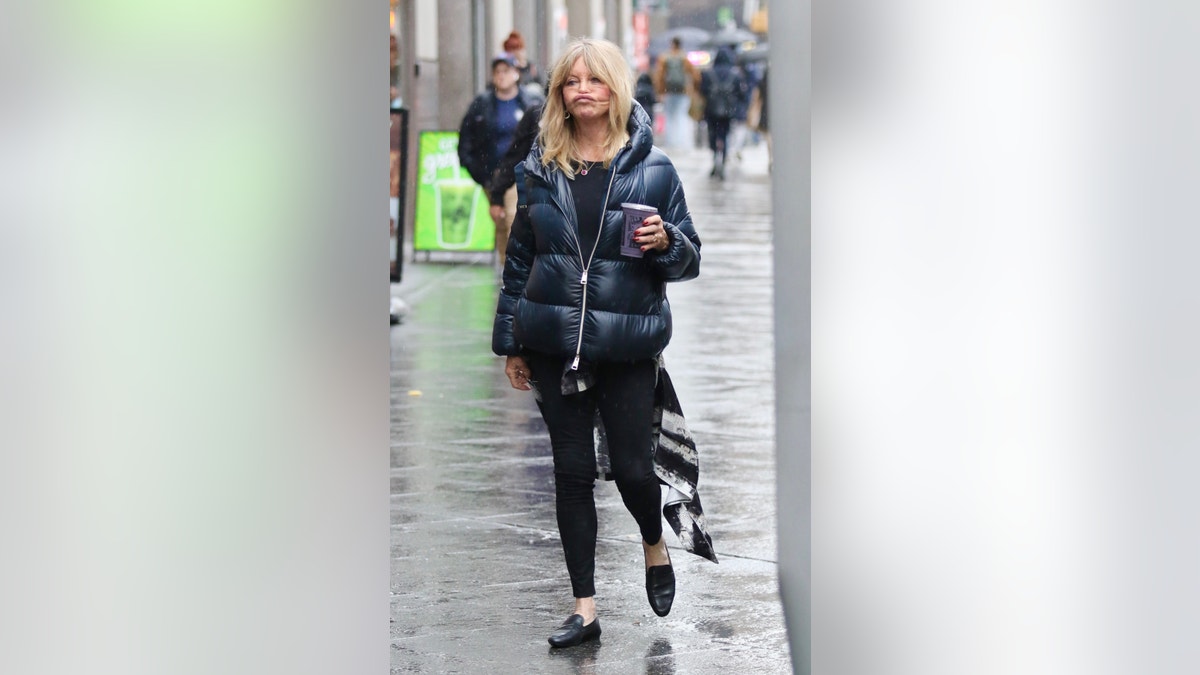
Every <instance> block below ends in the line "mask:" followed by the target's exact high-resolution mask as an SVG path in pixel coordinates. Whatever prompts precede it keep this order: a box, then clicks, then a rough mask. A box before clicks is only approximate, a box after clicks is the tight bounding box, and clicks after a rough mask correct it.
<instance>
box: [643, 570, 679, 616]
mask: <svg viewBox="0 0 1200 675" xmlns="http://www.w3.org/2000/svg"><path fill="white" fill-rule="evenodd" d="M646 597H647V598H649V599H650V609H653V610H654V613H655V614H657V615H659V616H666V615H667V614H669V613H670V612H671V603H672V602H674V601H675V569H674V568H673V567H671V566H670V565H655V566H653V567H647V568H646Z"/></svg>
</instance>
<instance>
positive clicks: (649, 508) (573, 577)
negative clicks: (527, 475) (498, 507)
mask: <svg viewBox="0 0 1200 675" xmlns="http://www.w3.org/2000/svg"><path fill="white" fill-rule="evenodd" d="M632 90H633V81H632V74H631V72H630V69H629V66H628V65H627V64H626V61H625V58H624V56H623V55H622V53H621V51H620V49H619V48H617V46H616V45H614V44H612V43H611V42H607V41H604V40H593V39H580V40H576V41H574V42H572V43H570V44H569V45H568V46H567V48H566V50H565V52H564V53H563V55H562V56H561V57H560V58H559V60H558V62H557V63H556V64H555V65H554V67H553V69H552V70H551V73H550V85H549V93H548V96H547V99H546V105H545V108H544V109H543V112H542V117H541V122H540V133H539V135H538V139H537V142H536V143H535V144H534V146H533V148H532V150H531V151H530V153H529V156H528V157H527V158H526V159H525V161H524V162H523V163H522V164H521V165H520V166H519V167H518V186H519V187H520V188H521V196H520V200H519V204H520V205H519V207H518V215H517V218H516V220H515V221H514V222H513V232H512V238H511V240H510V243H509V253H508V259H507V263H506V265H505V268H504V286H503V288H502V289H501V291H500V299H499V303H498V306H497V310H496V321H495V327H494V331H493V336H492V349H493V350H494V351H495V352H496V353H497V354H500V355H503V356H506V357H507V360H506V363H505V373H506V374H507V376H508V378H509V381H510V383H511V384H512V386H513V387H514V388H516V389H520V390H526V391H528V390H530V389H532V390H533V391H534V397H535V399H536V400H537V404H538V407H539V409H540V411H541V413H542V418H543V419H544V420H545V423H546V426H547V428H548V430H549V432H550V445H551V448H552V452H553V459H554V483H555V513H556V516H557V520H558V529H559V534H560V536H561V538H562V546H563V553H564V557H565V559H566V564H567V572H568V574H569V576H570V581H571V590H572V593H573V595H574V598H575V601H574V608H573V610H572V613H571V615H570V616H569V618H568V619H567V621H566V622H565V623H563V625H562V626H561V627H560V628H559V629H558V630H557V631H556V632H554V633H553V634H552V635H551V636H550V638H549V642H550V644H551V645H552V646H554V647H568V646H572V645H576V644H579V643H580V642H583V641H586V640H592V639H595V638H598V637H599V636H600V621H599V619H598V618H597V616H596V604H595V594H596V588H595V579H594V576H595V554H596V535H597V518H596V505H595V501H594V498H593V494H592V489H593V486H594V483H595V480H596V478H597V469H596V467H597V453H596V448H595V446H594V441H593V439H594V436H593V431H594V425H595V421H596V417H597V413H598V415H599V418H600V421H601V423H602V425H603V430H604V434H603V438H604V439H605V441H606V443H607V448H606V451H607V456H608V460H609V465H610V466H611V473H612V477H613V478H614V479H615V481H616V484H617V488H618V490H619V492H620V494H621V499H622V501H623V502H624V504H625V507H626V508H627V509H628V511H629V513H630V514H631V515H632V516H633V517H634V519H635V521H636V522H637V525H638V528H639V530H640V532H641V537H642V547H643V553H644V558H645V565H646V592H647V598H648V600H649V602H650V606H651V608H652V609H653V610H654V612H655V613H656V614H657V615H659V616H666V614H667V613H668V612H669V611H670V610H671V604H672V601H673V599H674V597H675V575H674V569H673V568H672V566H671V559H670V555H669V554H668V552H667V545H666V540H665V538H664V537H663V528H662V514H664V513H666V512H667V509H666V508H663V506H662V493H661V491H660V483H659V481H660V478H659V476H660V475H661V474H659V473H657V470H658V468H659V467H658V465H657V464H656V456H655V451H654V449H653V448H654V447H655V444H656V443H657V440H656V439H657V438H658V437H657V436H656V433H657V432H658V428H659V426H658V423H659V421H660V419H661V420H662V425H661V426H662V428H663V429H665V428H666V426H667V422H666V418H665V417H663V413H662V412H661V407H662V406H661V401H659V399H660V398H661V396H660V393H661V392H662V391H663V385H664V383H667V385H668V386H669V379H667V378H666V371H665V370H662V369H661V368H660V361H659V356H660V354H661V353H662V351H663V349H664V348H665V347H666V346H667V343H668V341H669V340H670V337H671V311H670V305H669V304H668V303H667V297H666V282H668V281H684V280H687V279H692V278H694V277H696V275H697V274H699V272H700V238H699V237H698V236H697V234H696V230H695V229H694V228H693V227H692V219H691V214H690V213H689V212H688V207H687V203H686V201H685V200H684V194H683V189H682V186H681V185H680V181H679V176H678V174H677V173H676V172H675V167H674V166H673V165H672V164H671V161H670V160H669V159H668V158H667V156H666V155H665V154H663V153H662V152H661V151H660V150H658V149H657V148H655V147H654V146H653V128H652V125H651V122H650V118H649V116H648V115H647V114H646V112H645V111H644V110H643V109H642V107H641V106H640V105H638V104H637V103H635V102H634V101H633V98H632ZM522 175H523V177H524V178H523V181H522V180H521V177H522ZM626 202H636V203H639V204H642V205H646V206H650V207H653V208H654V209H656V210H657V213H656V214H654V215H650V216H648V217H645V218H644V219H643V220H642V221H641V224H640V227H637V229H636V231H635V233H634V237H633V247H632V249H629V248H627V250H626V252H625V254H623V253H622V236H623V232H624V223H625V218H624V215H623V212H622V203H626ZM631 252H632V253H634V255H635V256H637V257H632V256H630V255H628V254H629V253H631ZM671 398H672V401H673V400H674V397H673V390H671ZM675 405H676V406H677V402H675ZM656 412H658V418H657V419H656ZM684 433H685V434H686V432H684ZM687 440H689V441H690V438H688V439H687ZM667 484H668V486H670V483H667ZM692 486H693V487H694V481H693V485H692ZM669 494H670V493H669ZM668 502H670V500H669V499H668ZM660 509H661V510H660ZM683 517H684V518H689V517H690V518H691V519H692V520H691V523H692V525H691V526H692V536H691V539H690V540H688V541H685V548H687V549H688V550H691V551H692V552H695V553H697V554H698V555H703V556H704V557H707V558H709V559H711V560H713V561H714V562H715V555H713V554H712V553H711V539H710V538H708V536H707V534H706V533H704V532H703V517H702V514H700V510H699V499H698V497H696V498H695V499H694V501H693V503H692V504H690V505H689V506H688V507H687V513H685V514H684V516H683ZM668 520H669V521H670V522H671V525H672V528H674V529H675V530H676V532H677V533H678V532H679V531H680V527H679V526H678V523H679V520H680V518H679V517H678V516H676V517H672V516H671V515H669V514H668ZM698 531H699V533H698V534H697V532H698ZM681 539H683V537H681Z"/></svg>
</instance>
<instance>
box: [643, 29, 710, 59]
mask: <svg viewBox="0 0 1200 675" xmlns="http://www.w3.org/2000/svg"><path fill="white" fill-rule="evenodd" d="M711 36H712V33H709V32H708V31H706V30H704V29H703V28H696V27H694V26H680V27H678V28H670V29H667V30H664V31H663V32H661V33H659V34H658V35H655V36H654V37H653V38H651V39H650V46H649V48H648V49H647V51H648V52H649V53H650V56H658V55H659V54H662V53H663V52H665V51H669V50H670V49H671V40H672V39H673V38H679V42H680V47H681V48H682V49H683V51H685V52H688V51H692V50H695V49H704V48H705V47H704V44H705V43H706V42H708V39H709V37H711Z"/></svg>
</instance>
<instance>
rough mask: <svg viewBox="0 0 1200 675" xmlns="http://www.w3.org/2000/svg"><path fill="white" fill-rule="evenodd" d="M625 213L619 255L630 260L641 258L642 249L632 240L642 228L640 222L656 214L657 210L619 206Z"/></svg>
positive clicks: (628, 205) (629, 205)
mask: <svg viewBox="0 0 1200 675" xmlns="http://www.w3.org/2000/svg"><path fill="white" fill-rule="evenodd" d="M621 210H622V211H624V212H625V231H624V233H623V234H622V237H621V255H623V256H628V257H630V258H640V257H642V247H641V245H640V244H638V243H637V242H636V241H634V240H633V238H634V237H635V236H636V235H635V234H634V233H635V232H636V231H637V230H638V228H640V227H641V226H642V221H643V220H645V219H647V218H649V217H650V216H653V215H654V214H656V213H658V209H656V208H654V207H653V206H646V205H645V204H621Z"/></svg>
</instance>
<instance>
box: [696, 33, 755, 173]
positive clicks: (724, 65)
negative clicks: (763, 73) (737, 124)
mask: <svg viewBox="0 0 1200 675" xmlns="http://www.w3.org/2000/svg"><path fill="white" fill-rule="evenodd" d="M700 93H701V95H702V96H704V101H705V105H704V123H705V124H706V125H707V126H708V147H709V148H711V149H712V152H713V168H712V171H711V172H709V174H708V175H709V176H713V177H716V178H719V179H720V180H725V160H726V156H727V150H728V143H729V124H730V121H731V120H733V119H734V118H735V117H736V116H737V114H738V111H739V110H744V109H745V108H746V105H747V104H748V103H749V101H748V98H749V97H748V95H747V88H746V76H745V75H744V74H743V73H742V71H741V69H740V68H738V67H737V66H736V65H734V63H733V52H732V51H731V50H730V49H728V48H722V49H721V50H720V51H718V52H717V55H716V57H715V58H713V67H712V68H711V69H709V70H706V71H704V75H703V77H702V78H701V80H700Z"/></svg>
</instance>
